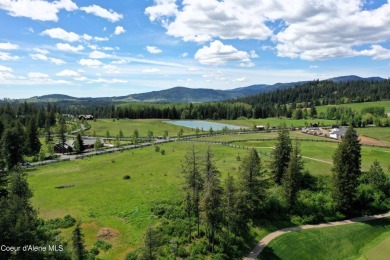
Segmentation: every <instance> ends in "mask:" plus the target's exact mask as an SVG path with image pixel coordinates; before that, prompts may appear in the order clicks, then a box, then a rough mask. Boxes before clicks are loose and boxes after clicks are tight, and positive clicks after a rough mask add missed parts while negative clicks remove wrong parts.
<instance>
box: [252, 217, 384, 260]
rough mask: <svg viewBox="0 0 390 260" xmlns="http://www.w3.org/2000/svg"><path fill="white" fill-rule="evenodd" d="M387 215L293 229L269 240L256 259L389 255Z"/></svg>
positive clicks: (378, 259)
mask: <svg viewBox="0 0 390 260" xmlns="http://www.w3.org/2000/svg"><path fill="white" fill-rule="evenodd" d="M389 238H390V218H385V219H380V220H373V221H369V222H365V223H355V224H349V225H343V226H335V227H326V228H318V229H310V230H301V231H295V232H291V233H288V234H285V235H283V236H280V237H278V238H276V239H274V240H272V241H271V242H270V244H269V245H268V246H267V247H266V248H265V249H264V250H263V252H262V253H261V254H260V256H259V258H258V259H266V260H272V259H334V260H338V259H340V260H345V259H368V260H385V259H389V258H388V257H389V252H390V251H389V245H390V244H389V243H390V239H389Z"/></svg>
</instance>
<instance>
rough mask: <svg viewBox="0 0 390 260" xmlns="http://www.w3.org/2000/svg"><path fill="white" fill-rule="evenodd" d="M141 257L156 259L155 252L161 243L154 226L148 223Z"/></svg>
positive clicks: (149, 259) (150, 259)
mask: <svg viewBox="0 0 390 260" xmlns="http://www.w3.org/2000/svg"><path fill="white" fill-rule="evenodd" d="M143 242H144V245H143V246H144V252H143V259H148V260H153V259H157V253H158V250H159V247H160V244H161V238H160V236H159V232H158V230H157V229H156V228H154V227H152V226H151V225H149V226H148V227H147V229H146V231H145V235H144V241H143Z"/></svg>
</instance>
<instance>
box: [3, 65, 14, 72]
mask: <svg viewBox="0 0 390 260" xmlns="http://www.w3.org/2000/svg"><path fill="white" fill-rule="evenodd" d="M0 71H1V72H12V71H13V69H11V68H10V67H7V66H3V65H0Z"/></svg>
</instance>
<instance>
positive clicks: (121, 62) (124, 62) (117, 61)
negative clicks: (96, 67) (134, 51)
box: [111, 59, 128, 64]
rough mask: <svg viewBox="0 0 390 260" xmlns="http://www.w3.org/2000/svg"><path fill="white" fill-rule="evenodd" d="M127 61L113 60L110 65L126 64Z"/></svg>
mask: <svg viewBox="0 0 390 260" xmlns="http://www.w3.org/2000/svg"><path fill="white" fill-rule="evenodd" d="M127 62H128V61H126V60H123V59H122V60H114V61H111V63H112V64H126V63H127Z"/></svg>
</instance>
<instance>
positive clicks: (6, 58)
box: [0, 51, 20, 61]
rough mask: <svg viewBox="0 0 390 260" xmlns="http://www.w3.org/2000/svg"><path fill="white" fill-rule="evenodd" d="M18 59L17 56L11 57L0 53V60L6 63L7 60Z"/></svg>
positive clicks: (6, 53) (5, 53)
mask: <svg viewBox="0 0 390 260" xmlns="http://www.w3.org/2000/svg"><path fill="white" fill-rule="evenodd" d="M19 59H20V58H19V56H12V55H11V54H9V53H8V52H2V51H0V60H4V61H7V60H19Z"/></svg>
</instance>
